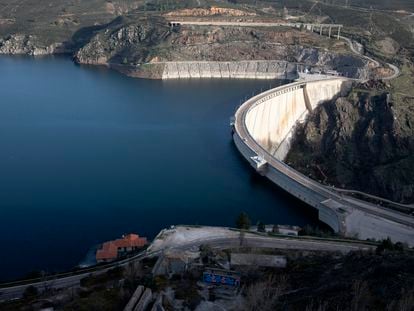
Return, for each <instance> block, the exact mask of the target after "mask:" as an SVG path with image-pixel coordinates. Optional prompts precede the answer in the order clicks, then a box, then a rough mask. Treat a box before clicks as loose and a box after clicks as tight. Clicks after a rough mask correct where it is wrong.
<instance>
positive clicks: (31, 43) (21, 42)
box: [0, 34, 68, 56]
mask: <svg viewBox="0 0 414 311" xmlns="http://www.w3.org/2000/svg"><path fill="white" fill-rule="evenodd" d="M66 52H68V49H67V48H66V47H65V45H64V44H63V43H54V44H51V45H48V46H45V45H43V44H41V43H39V41H38V39H37V37H36V36H32V35H21V34H15V35H10V36H8V37H6V38H5V39H0V54H25V55H33V56H37V55H48V54H61V53H66Z"/></svg>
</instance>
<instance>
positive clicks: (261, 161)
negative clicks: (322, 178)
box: [233, 78, 414, 245]
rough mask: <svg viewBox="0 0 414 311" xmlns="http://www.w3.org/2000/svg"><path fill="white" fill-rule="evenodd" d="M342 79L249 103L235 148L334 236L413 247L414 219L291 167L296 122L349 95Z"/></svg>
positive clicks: (285, 89) (238, 123) (237, 123)
mask: <svg viewBox="0 0 414 311" xmlns="http://www.w3.org/2000/svg"><path fill="white" fill-rule="evenodd" d="M350 87H351V82H350V81H349V80H347V79H343V78H335V79H325V80H319V81H312V82H296V83H292V84H288V85H284V86H281V87H278V88H275V89H272V90H269V91H266V92H264V93H262V94H259V95H257V96H255V97H253V98H251V99H249V100H248V101H246V102H245V103H244V104H243V105H241V106H240V108H239V109H238V110H237V112H236V114H235V120H234V134H233V139H234V142H235V144H236V146H237V148H238V149H239V151H240V152H241V153H242V154H243V156H244V157H245V158H246V159H247V160H248V161H249V163H250V164H251V165H252V166H253V167H254V168H255V169H256V170H257V171H258V172H260V174H262V175H264V176H266V177H267V178H269V179H270V180H271V181H273V182H274V183H275V184H277V185H278V186H279V187H281V188H283V189H284V190H286V191H288V192H289V193H291V194H292V195H294V196H295V197H297V198H299V199H300V200H302V201H304V202H305V203H307V204H309V205H311V206H313V207H314V208H316V209H317V210H318V213H319V219H320V220H321V221H322V222H324V223H326V224H327V225H329V226H330V227H331V228H332V229H333V230H334V231H335V232H338V233H341V234H343V235H345V236H358V237H359V238H362V239H367V238H374V239H383V238H387V237H391V238H392V239H393V240H394V241H403V242H406V243H408V244H409V245H414V218H413V217H412V216H409V215H405V214H402V213H399V212H396V211H393V210H389V209H385V208H382V207H379V206H376V205H374V204H371V203H368V202H365V201H360V200H357V199H354V198H352V197H348V196H345V195H343V194H340V193H338V192H336V191H335V190H334V189H333V188H330V187H326V186H324V185H322V184H319V183H318V182H316V181H314V180H312V179H310V178H308V177H306V176H304V175H302V174H301V173H299V172H297V171H296V170H294V169H293V168H291V167H289V166H288V165H286V164H285V163H284V162H283V160H284V159H285V157H286V155H287V153H288V151H289V149H290V146H291V142H292V136H293V132H294V128H295V125H296V124H297V122H300V121H301V120H304V119H305V118H306V116H307V114H308V113H309V112H310V111H312V110H313V109H314V108H315V107H317V106H318V105H319V104H320V103H322V102H324V101H326V100H330V99H333V98H335V97H336V96H340V95H344V94H345V93H347V92H348V91H349V89H350Z"/></svg>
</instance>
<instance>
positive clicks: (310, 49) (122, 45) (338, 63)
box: [75, 17, 369, 78]
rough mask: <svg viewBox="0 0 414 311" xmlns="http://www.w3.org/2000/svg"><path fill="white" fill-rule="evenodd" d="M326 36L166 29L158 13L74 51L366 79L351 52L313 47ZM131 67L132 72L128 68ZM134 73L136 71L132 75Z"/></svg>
mask: <svg viewBox="0 0 414 311" xmlns="http://www.w3.org/2000/svg"><path fill="white" fill-rule="evenodd" d="M321 41H322V42H323V43H324V44H326V45H330V44H332V42H331V41H329V39H328V38H323V37H320V36H318V35H317V34H312V33H309V32H306V31H300V30H295V29H290V28H250V27H212V26H208V27H198V26H195V27H192V26H182V27H178V28H173V29H172V28H170V27H169V26H168V22H167V21H166V20H165V19H164V18H162V17H152V18H142V19H138V20H129V19H127V18H123V19H122V21H120V22H118V23H112V24H111V25H110V26H108V27H107V28H104V29H102V30H100V31H98V32H96V33H95V34H94V35H93V37H92V38H91V39H90V41H89V42H87V43H86V44H85V45H84V46H83V47H81V48H80V49H79V50H78V51H77V52H76V54H75V59H76V61H77V62H79V63H85V64H112V65H113V64H116V65H123V66H135V67H136V70H140V68H141V67H140V66H137V65H139V64H142V63H160V62H171V61H174V62H177V61H178V62H182V61H213V62H238V61H251V60H281V61H287V62H291V63H302V64H303V65H305V66H318V67H321V68H324V69H327V70H336V71H338V72H340V73H342V74H344V75H346V76H350V77H357V78H366V77H367V76H368V72H369V64H368V62H367V61H366V60H364V59H361V58H359V57H358V56H355V55H351V54H343V53H336V52H332V51H328V50H327V49H322V48H316V47H314V46H316V45H318V44H320V43H321ZM130 71H131V70H130ZM133 75H139V74H133Z"/></svg>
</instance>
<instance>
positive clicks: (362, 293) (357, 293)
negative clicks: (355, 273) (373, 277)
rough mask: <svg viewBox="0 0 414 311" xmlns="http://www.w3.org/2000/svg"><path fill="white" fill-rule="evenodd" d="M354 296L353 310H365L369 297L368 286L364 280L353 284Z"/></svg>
mask: <svg viewBox="0 0 414 311" xmlns="http://www.w3.org/2000/svg"><path fill="white" fill-rule="evenodd" d="M352 294H353V298H352V301H351V310H352V311H359V310H364V309H365V308H364V305H365V303H366V298H367V296H368V295H369V289H368V284H367V282H365V281H362V280H356V281H354V283H353V284H352Z"/></svg>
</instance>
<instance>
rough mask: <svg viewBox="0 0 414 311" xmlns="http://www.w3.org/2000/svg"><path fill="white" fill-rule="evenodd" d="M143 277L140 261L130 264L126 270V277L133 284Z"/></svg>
mask: <svg viewBox="0 0 414 311" xmlns="http://www.w3.org/2000/svg"><path fill="white" fill-rule="evenodd" d="M141 276H142V264H141V262H140V261H133V262H130V263H129V264H128V265H127V266H126V267H125V270H124V277H125V279H126V280H128V281H129V282H130V284H133V283H134V282H135V280H136V279H137V278H139V277H141Z"/></svg>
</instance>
